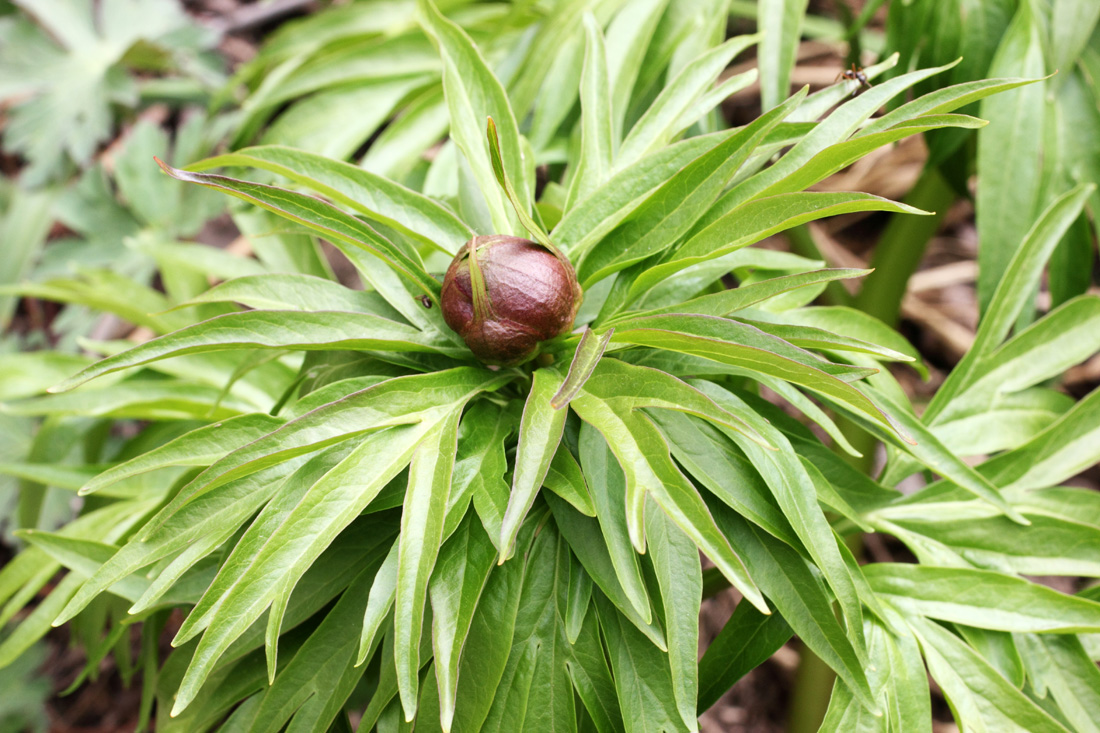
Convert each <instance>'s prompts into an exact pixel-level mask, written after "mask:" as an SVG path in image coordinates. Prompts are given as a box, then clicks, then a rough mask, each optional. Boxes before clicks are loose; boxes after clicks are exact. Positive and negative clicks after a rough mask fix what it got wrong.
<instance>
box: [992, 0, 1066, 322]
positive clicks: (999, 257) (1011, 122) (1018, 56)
mask: <svg viewBox="0 0 1100 733" xmlns="http://www.w3.org/2000/svg"><path fill="white" fill-rule="evenodd" d="M1041 23H1042V21H1041V20H1040V18H1039V17H1038V16H1037V10H1033V9H1032V7H1031V6H1030V5H1029V4H1022V5H1020V6H1019V8H1018V9H1017V11H1016V15H1015V17H1014V18H1013V20H1012V23H1011V25H1009V27H1008V30H1007V31H1006V32H1005V34H1004V36H1003V37H1002V38H1001V43H1000V45H999V46H998V47H997V53H996V55H994V57H993V62H992V63H991V64H990V67H989V75H990V76H1008V75H1012V76H1022V77H1031V78H1037V77H1041V76H1043V75H1044V74H1045V72H1046V68H1045V64H1044V60H1043V39H1042V35H1043V33H1042V29H1041ZM1044 86H1045V85H1039V84H1036V85H1032V86H1027V87H1023V88H1020V89H1015V90H1012V91H1008V92H1005V93H1004V94H998V95H996V96H994V97H990V98H988V99H986V100H984V101H983V102H982V106H981V116H982V117H983V118H984V119H987V120H989V121H990V123H991V124H990V126H989V129H988V130H987V131H985V133H983V134H982V135H979V136H978V167H979V169H980V170H981V171H982V173H983V176H984V181H983V182H982V185H981V186H980V187H979V188H978V192H977V197H976V199H975V210H976V213H977V224H978V237H979V239H980V240H981V242H982V247H981V250H980V251H979V252H978V264H979V275H978V302H979V305H980V306H981V311H982V312H983V313H984V312H985V311H986V310H988V309H989V307H990V303H991V300H992V298H993V294H994V290H995V289H997V288H999V287H1003V286H1004V276H1005V274H1006V271H1007V269H1008V266H1009V262H1010V261H1011V260H1012V259H1013V256H1014V255H1015V254H1016V252H1017V250H1018V249H1020V248H1021V246H1022V244H1021V240H1020V234H1021V233H1022V232H1025V231H1027V229H1028V228H1029V227H1030V226H1031V224H1032V222H1033V221H1034V220H1035V215H1036V214H1037V213H1038V212H1039V211H1040V209H1041V207H1042V206H1043V204H1044V201H1043V200H1042V199H1041V198H1040V196H1041V194H1040V187H1041V185H1042V181H1041V180H1040V177H1039V176H1036V175H1035V174H1034V171H1035V170H1036V169H1037V168H1040V167H1041V166H1042V156H1043V121H1044V118H1045V117H1046V114H1047V107H1048V104H1047V103H1046V101H1045V97H1046V91H1045V89H1044ZM1009 152H1010V154H1008V153H1009ZM1028 292H1029V291H1017V293H1016V297H1017V298H1019V299H1020V300H1021V301H1022V300H1024V299H1026V298H1027V297H1028V295H1027V293H1028ZM1021 305H1022V303H1021Z"/></svg>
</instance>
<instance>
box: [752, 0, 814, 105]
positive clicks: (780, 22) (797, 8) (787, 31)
mask: <svg viewBox="0 0 1100 733" xmlns="http://www.w3.org/2000/svg"><path fill="white" fill-rule="evenodd" d="M806 4H807V0H783V2H771V3H765V4H763V5H761V6H760V7H759V9H758V11H757V24H758V25H759V27H760V32H761V36H762V38H761V40H760V53H759V61H758V64H759V65H760V73H761V75H762V78H763V81H762V82H761V84H760V96H761V100H762V106H763V109H765V110H768V109H771V108H772V107H775V106H777V105H778V104H779V103H780V102H781V101H783V100H784V99H786V98H787V95H788V94H789V93H790V86H791V70H792V69H793V68H794V62H795V56H796V54H797V52H798V46H799V44H800V43H801V42H802V19H803V17H804V16H805V15H806Z"/></svg>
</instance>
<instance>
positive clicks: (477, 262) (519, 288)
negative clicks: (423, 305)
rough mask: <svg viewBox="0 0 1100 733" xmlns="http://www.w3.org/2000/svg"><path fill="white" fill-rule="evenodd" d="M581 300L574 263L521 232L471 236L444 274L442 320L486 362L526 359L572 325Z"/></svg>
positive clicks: (511, 361)
mask: <svg viewBox="0 0 1100 733" xmlns="http://www.w3.org/2000/svg"><path fill="white" fill-rule="evenodd" d="M580 301H581V289H580V285H578V284H577V275H576V273H575V272H574V271H573V267H572V265H570V264H569V262H568V261H566V260H565V258H564V257H558V256H557V255H555V254H554V253H553V252H550V251H549V250H547V249H546V248H545V247H543V246H542V245H539V244H536V243H535V242H532V241H530V240H528V239H520V238H519V237H509V236H505V235H499V234H498V235H492V236H488V237H474V238H473V239H471V240H470V241H469V242H467V243H466V246H465V247H463V248H462V250H461V251H460V252H459V253H458V255H457V256H455V258H454V261H453V262H451V266H450V267H449V268H448V269H447V275H446V276H445V277H444V279H443V294H442V307H443V319H444V320H445V321H446V322H447V325H448V326H450V327H451V328H452V329H454V330H455V331H456V332H457V333H458V334H459V335H460V336H462V340H463V341H465V342H466V345H467V346H468V347H469V348H470V351H472V352H474V356H476V357H477V358H478V359H480V360H481V361H483V362H484V363H486V364H499V365H501V366H511V365H514V364H519V363H521V362H523V361H525V360H527V359H528V358H530V357H531V356H532V355H534V354H535V352H536V351H537V350H538V346H539V343H540V342H542V341H545V340H547V339H551V338H554V337H555V336H560V335H562V334H564V333H567V332H568V331H569V330H570V329H571V328H572V327H573V319H574V318H575V317H576V315H577V307H578V306H579V305H580Z"/></svg>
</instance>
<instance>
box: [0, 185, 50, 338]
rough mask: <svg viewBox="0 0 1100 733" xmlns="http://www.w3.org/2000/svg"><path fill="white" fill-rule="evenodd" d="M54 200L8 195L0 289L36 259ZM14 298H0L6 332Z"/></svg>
mask: <svg viewBox="0 0 1100 733" xmlns="http://www.w3.org/2000/svg"><path fill="white" fill-rule="evenodd" d="M53 200H54V197H53V195H52V194H51V193H48V192H27V191H24V190H23V189H22V188H15V189H14V190H13V191H12V195H11V199H10V200H9V201H7V202H6V203H7V206H6V209H7V211H4V212H2V213H3V215H2V216H0V238H2V239H3V241H4V242H5V250H6V254H7V256H6V257H5V258H4V265H3V267H0V286H3V285H14V284H15V283H18V282H19V281H21V280H23V279H24V278H25V277H26V276H27V275H28V274H29V273H30V270H31V267H32V265H33V264H34V262H35V260H36V259H37V258H38V256H39V251H40V249H41V248H42V245H43V244H44V243H45V241H46V235H47V234H49V232H50V223H51V218H52V217H51V212H50V209H51V208H52V205H53ZM15 306H16V301H15V298H12V297H10V296H6V297H0V325H2V326H4V327H5V328H7V327H8V326H9V325H10V323H11V315H12V313H13V312H14V311H15Z"/></svg>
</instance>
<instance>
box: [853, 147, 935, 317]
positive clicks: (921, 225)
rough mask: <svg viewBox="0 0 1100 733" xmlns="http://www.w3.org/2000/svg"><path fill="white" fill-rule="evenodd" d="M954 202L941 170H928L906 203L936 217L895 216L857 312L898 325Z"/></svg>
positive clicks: (880, 245)
mask: <svg viewBox="0 0 1100 733" xmlns="http://www.w3.org/2000/svg"><path fill="white" fill-rule="evenodd" d="M954 201H955V192H954V191H953V190H952V189H951V186H950V185H948V183H947V181H946V180H945V179H944V177H943V176H942V175H941V174H940V172H939V169H938V168H936V167H934V166H930V167H926V168H925V169H924V172H923V173H921V176H920V178H919V179H917V182H916V184H915V185H914V186H913V188H912V190H910V191H909V193H908V194H907V195H906V196H905V199H904V202H905V203H907V204H909V205H910V206H915V207H916V208H918V209H923V210H925V211H931V212H934V213H933V214H932V216H911V215H909V214H894V215H893V216H892V217H891V218H890V223H889V224H887V225H886V229H885V231H883V233H882V237H881V238H880V239H879V241H878V244H877V245H875V253H874V255H873V256H872V257H871V265H870V266H871V267H873V268H875V271H874V272H873V273H871V274H870V275H868V276H867V277H866V278H865V279H864V281H863V288H862V289H861V290H860V291H859V295H857V296H856V299H855V307H856V308H858V309H859V310H861V311H863V312H864V313H867V314H869V315H872V316H874V317H875V318H877V319H879V320H880V321H882V322H883V323H885V324H886V325H887V326H896V325H897V323H898V314H899V313H900V312H901V300H902V298H903V297H904V296H905V289H906V285H907V284H908V283H909V278H910V277H912V275H913V273H914V272H915V271H916V269H917V266H918V265H919V264H920V261H921V258H922V257H924V250H925V248H926V247H927V246H928V241H929V240H930V239H931V238H932V235H933V234H935V233H936V231H937V230H938V229H939V228H940V225H941V224H942V223H943V219H944V217H945V216H946V215H947V210H948V208H950V206H951V204H952V203H954Z"/></svg>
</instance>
